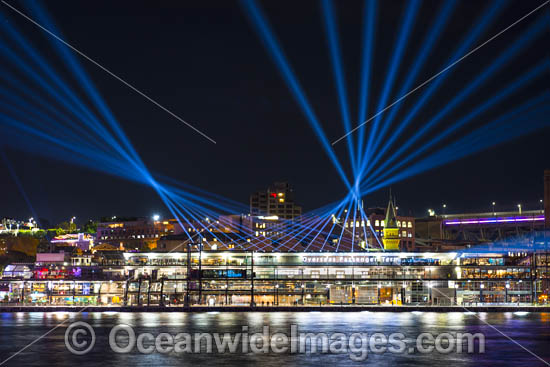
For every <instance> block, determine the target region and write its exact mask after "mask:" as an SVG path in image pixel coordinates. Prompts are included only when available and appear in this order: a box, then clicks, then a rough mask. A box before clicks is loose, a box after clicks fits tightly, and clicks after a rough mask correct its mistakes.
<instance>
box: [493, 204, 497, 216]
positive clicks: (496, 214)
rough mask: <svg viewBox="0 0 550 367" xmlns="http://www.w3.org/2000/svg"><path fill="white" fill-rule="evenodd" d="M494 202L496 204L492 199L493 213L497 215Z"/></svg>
mask: <svg viewBox="0 0 550 367" xmlns="http://www.w3.org/2000/svg"><path fill="white" fill-rule="evenodd" d="M496 204H497V203H495V202H494V201H493V215H497V213H496V212H495V205H496Z"/></svg>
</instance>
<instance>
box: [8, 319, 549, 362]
mask: <svg viewBox="0 0 550 367" xmlns="http://www.w3.org/2000/svg"><path fill="white" fill-rule="evenodd" d="M63 321H65V323H63V324H62V325H61V326H59V327H58V328H57V329H55V330H53V331H51V332H50V333H49V334H48V335H46V336H45V337H44V338H43V339H41V340H39V341H37V342H36V343H35V344H33V345H31V346H30V347H28V348H27V349H25V350H24V351H23V352H21V353H20V354H18V355H17V356H15V357H14V358H12V359H11V360H9V361H8V362H6V364H5V365H6V366H43V365H55V366H71V367H74V366H76V365H78V366H82V367H84V366H97V365H105V366H111V365H117V366H126V365H135V366H150V365H156V366H159V367H160V366H193V365H194V366H198V365H200V366H218V365H225V366H252V365H254V366H255V365H261V366H265V367H270V366H276V367H281V366H295V365H300V366H316V367H320V366H327V365H331V364H334V365H336V364H338V366H348V365H349V366H352V365H353V366H356V365H361V364H380V363H386V364H388V365H399V366H425V365H436V366H445V365H446V366H451V365H452V366H474V365H476V366H489V365H491V366H493V365H498V366H544V365H545V364H544V363H543V362H542V361H540V360H539V359H537V358H536V357H535V356H533V355H532V354H530V353H529V352H527V351H526V350H524V349H522V347H520V346H518V345H517V344H515V343H514V342H512V341H510V340H509V339H507V338H506V337H505V336H503V335H502V334H500V332H502V333H503V334H505V335H507V336H508V337H510V338H511V339H513V340H515V341H516V342H517V343H519V344H521V345H522V346H523V347H524V348H526V349H528V350H529V351H531V352H532V353H534V354H536V355H538V356H539V357H541V358H542V359H545V360H546V361H549V362H550V313H528V314H514V313H476V314H471V313H462V312H453V313H433V312H415V313H390V312H344V313H337V312H318V313H316V312H311V313H305V312H295V313H291V312H273V313H268V312H249V313H237V312H220V313H189V314H187V313H122V312H121V313H117V312H113V313H96V312H91V313H81V314H76V313H55V312H30V313H2V314H0V326H1V328H0V365H2V364H1V362H2V361H4V360H5V359H6V358H8V357H9V356H11V355H13V353H15V352H16V351H18V350H20V349H21V348H23V347H24V346H25V345H28V344H29V343H31V342H32V341H34V340H36V338H38V337H40V336H41V335H43V334H45V333H47V332H48V331H50V330H51V329H52V328H54V327H56V326H57V325H59V324H60V323H62V322H63ZM75 321H83V322H86V323H88V324H89V325H90V326H91V327H92V328H93V329H94V332H95V334H96V341H95V345H94V347H93V349H92V350H91V351H90V352H89V353H87V354H85V355H75V354H72V353H70V352H69V351H68V350H67V348H66V345H65V332H66V330H67V327H68V326H69V325H70V324H71V323H72V322H75ZM117 324H127V325H130V326H132V327H133V328H134V331H135V333H136V335H137V334H139V333H143V332H149V333H151V334H153V336H157V335H158V334H159V333H170V334H173V335H175V334H177V333H190V334H193V333H196V332H200V333H214V332H217V333H226V332H228V333H238V332H242V331H243V326H244V325H246V326H248V327H249V331H248V332H249V334H252V333H254V332H261V331H262V327H263V326H264V325H267V326H269V328H270V329H269V332H270V334H273V333H276V332H283V333H287V334H289V333H290V329H291V325H297V327H298V330H299V332H300V333H302V332H311V333H321V332H324V333H327V334H331V333H335V332H340V333H344V334H346V335H348V336H349V335H351V334H352V333H368V335H369V337H370V335H372V334H373V333H376V332H379V333H383V334H385V335H386V336H389V334H391V333H395V332H399V333H402V334H404V335H405V342H406V343H407V348H406V349H407V350H408V348H409V346H411V345H412V346H414V345H415V339H416V337H417V336H418V335H419V334H421V333H423V332H429V333H432V334H438V333H443V332H450V333H456V332H468V333H472V334H474V333H483V334H484V335H485V353H482V354H480V353H477V351H478V347H479V346H478V345H476V349H475V350H476V353H473V354H468V353H465V352H464V353H460V354H459V353H456V352H451V353H439V352H437V351H435V352H433V353H426V354H424V353H419V352H413V353H401V354H396V353H390V352H385V353H379V354H376V353H373V352H372V351H369V352H368V354H367V358H366V360H364V361H363V362H356V361H353V360H352V359H350V357H349V355H350V353H342V354H333V353H314V354H311V353H310V354H301V353H295V354H291V353H289V352H286V353H275V352H273V351H272V350H270V351H269V352H268V353H265V354H264V353H259V354H258V353H250V352H249V353H242V349H241V348H239V349H238V352H237V353H225V354H219V353H217V352H214V353H205V349H206V346H205V345H203V352H202V353H175V352H171V353H167V354H162V353H157V352H154V353H151V354H141V353H139V351H138V350H137V348H134V349H133V350H132V351H131V352H130V353H124V354H119V353H115V352H113V351H112V349H111V347H110V346H109V333H110V332H111V330H112V328H113V327H114V326H115V325H117ZM488 324H490V325H491V326H489V325H488ZM126 335H127V334H125V333H122V334H119V339H117V341H118V342H119V344H120V345H121V346H124V345H125V344H126V343H127V339H128V338H127V337H125V336H126ZM81 340H84V341H89V340H88V339H86V338H83V339H77V341H81ZM359 341H360V339H359ZM146 344H147V343H146ZM150 344H151V343H149V344H147V345H150ZM428 345H430V343H428ZM432 345H433V343H432ZM240 346H242V344H240ZM308 350H309V349H308ZM357 355H359V352H357Z"/></svg>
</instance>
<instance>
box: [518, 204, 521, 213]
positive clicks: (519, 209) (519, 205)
mask: <svg viewBox="0 0 550 367" xmlns="http://www.w3.org/2000/svg"><path fill="white" fill-rule="evenodd" d="M518 211H519V214H521V204H518Z"/></svg>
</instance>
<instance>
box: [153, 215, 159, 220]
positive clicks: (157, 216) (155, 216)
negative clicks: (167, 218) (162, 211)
mask: <svg viewBox="0 0 550 367" xmlns="http://www.w3.org/2000/svg"><path fill="white" fill-rule="evenodd" d="M159 219H160V215H158V214H155V215H153V220H154V221H155V222H156V221H158V220H159Z"/></svg>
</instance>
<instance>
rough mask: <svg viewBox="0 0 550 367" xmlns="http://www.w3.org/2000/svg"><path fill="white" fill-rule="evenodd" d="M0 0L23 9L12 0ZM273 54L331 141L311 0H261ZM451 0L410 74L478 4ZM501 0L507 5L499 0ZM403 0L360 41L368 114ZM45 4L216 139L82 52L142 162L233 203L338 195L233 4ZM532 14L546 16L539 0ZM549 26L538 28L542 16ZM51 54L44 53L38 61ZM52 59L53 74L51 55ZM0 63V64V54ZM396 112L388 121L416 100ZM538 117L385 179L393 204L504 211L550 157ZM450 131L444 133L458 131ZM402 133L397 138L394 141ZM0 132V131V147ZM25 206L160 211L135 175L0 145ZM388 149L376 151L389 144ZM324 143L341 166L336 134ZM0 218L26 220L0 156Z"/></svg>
mask: <svg viewBox="0 0 550 367" xmlns="http://www.w3.org/2000/svg"><path fill="white" fill-rule="evenodd" d="M10 3H11V4H13V5H15V6H18V7H19V8H21V9H24V7H23V5H21V4H20V3H18V2H16V1H13V0H12V1H10ZM540 3H542V1H512V2H508V3H504V2H503V6H505V9H504V10H503V11H502V13H501V14H500V16H499V17H498V18H497V19H496V21H495V22H493V23H492V24H491V25H490V26H489V27H488V28H487V32H485V33H484V35H483V36H481V38H480V39H479V40H478V41H477V42H476V43H475V44H476V45H477V44H479V43H480V42H481V41H484V40H486V39H488V38H489V37H491V36H492V35H494V34H496V33H497V32H498V31H500V30H501V29H503V28H505V27H506V26H508V25H509V24H511V23H512V22H514V21H515V20H517V19H519V18H520V17H521V16H522V15H524V14H526V13H528V12H529V11H530V10H532V9H533V8H535V7H536V6H537V5H539V4H540ZM260 4H261V5H262V7H263V9H264V11H265V13H266V15H267V16H268V17H269V20H270V22H271V24H272V26H273V28H274V30H275V32H276V35H277V37H278V39H279V41H280V42H281V44H282V46H283V47H284V50H285V52H286V55H287V56H288V58H289V60H290V62H291V63H292V66H293V68H294V71H295V72H296V74H297V75H298V78H299V80H300V83H301V84H302V86H303V88H304V89H305V91H306V93H307V96H308V98H309V101H310V102H311V104H312V106H313V108H314V110H315V112H316V113H317V115H318V116H319V117H320V120H321V123H322V125H323V128H324V130H325V133H326V134H327V137H328V139H329V140H330V141H333V140H335V139H337V138H338V137H340V136H341V135H342V134H343V133H344V129H343V125H342V120H341V116H340V111H339V107H338V102H337V101H338V100H337V94H336V89H335V83H334V78H333V75H332V69H331V63H330V58H329V52H328V47H327V41H326V36H325V32H324V28H323V23H322V14H321V7H320V2H318V1H304V0H301V1H281V0H277V1H263V2H261V3H260ZM363 4H364V3H363V2H362V1H337V2H335V7H336V11H337V20H338V24H339V30H340V40H341V47H342V51H343V57H344V70H345V73H346V81H347V86H348V95H349V104H350V109H351V115H352V118H353V124H354V126H355V125H356V124H357V123H358V121H357V109H358V101H357V99H358V94H359V92H358V88H359V75H360V62H361V50H362V21H363V19H362V16H363ZM487 4H488V3H487V2H485V1H477V0H476V1H462V2H460V4H459V5H458V6H457V8H456V9H455V12H454V13H453V15H452V16H451V18H450V21H449V22H448V23H447V26H446V27H445V30H444V32H443V33H442V34H441V37H440V39H439V41H438V43H437V44H436V46H435V48H434V50H432V53H431V55H430V57H429V58H428V61H427V63H426V65H425V66H424V67H423V68H422V70H421V72H420V73H419V76H418V78H417V79H416V82H415V83H414V85H417V84H419V83H420V82H422V81H424V80H425V79H427V78H428V77H430V76H431V75H433V74H435V73H436V72H437V71H439V70H440V69H441V67H442V65H444V64H446V62H447V60H448V58H449V57H450V55H451V54H452V53H453V51H454V50H455V47H456V45H457V43H458V42H459V41H460V40H461V39H462V37H464V35H465V34H466V33H467V32H468V30H469V29H470V28H471V26H472V24H473V22H474V20H475V19H477V17H478V16H479V15H481V14H482V12H483V9H484V8H485V7H486V6H487ZM506 4H507V5H506ZM405 5H406V3H405V2H402V1H393V0H392V1H381V2H380V5H379V13H378V24H377V28H376V32H377V36H376V43H375V47H374V52H375V53H374V56H373V57H374V64H373V69H372V75H373V77H372V84H371V86H370V90H371V92H370V95H371V98H370V103H369V116H370V115H371V114H372V113H373V111H374V109H375V107H376V105H377V103H378V96H379V93H380V91H381V90H382V87H383V83H384V77H385V75H386V70H387V65H388V60H389V59H390V57H391V52H392V49H393V47H394V44H395V39H396V36H397V33H398V30H399V25H400V21H401V18H402V13H403V10H404V8H405ZM440 5H441V2H440V1H424V2H423V5H422V7H421V9H420V12H419V16H418V18H417V21H416V23H415V26H414V31H413V33H412V34H411V36H410V40H409V42H408V45H407V48H406V51H405V58H404V59H403V60H402V63H401V67H400V69H399V73H398V77H397V79H396V84H395V86H394V88H393V89H392V94H391V97H390V99H391V100H392V101H393V100H394V99H395V98H397V97H398V96H397V95H395V94H396V93H397V91H398V89H399V86H400V83H402V81H403V80H404V78H405V76H406V75H407V70H408V68H409V67H410V65H411V64H412V61H413V60H414V57H415V55H416V52H417V51H418V49H419V47H420V42H421V41H422V39H423V38H424V37H425V34H426V32H427V31H428V30H429V25H430V24H431V22H432V21H433V19H434V16H435V14H437V11H438V8H439V6H440ZM45 7H46V8H47V9H48V11H49V13H50V15H51V16H52V17H53V18H54V19H55V21H56V22H57V25H58V26H59V28H60V29H61V30H62V32H63V36H64V38H65V39H66V40H67V41H68V42H69V43H71V44H73V45H74V46H75V47H77V48H79V49H80V50H82V51H83V52H84V53H86V54H88V55H89V56H91V57H92V58H94V59H95V60H97V61H98V62H100V63H101V64H103V65H104V66H105V67H107V68H108V69H110V70H112V71H113V72H115V73H116V74H118V75H120V76H121V77H122V78H124V79H126V80H127V81H129V82H130V83H131V84H133V85H134V86H136V87H137V88H138V89H140V90H142V91H143V92H145V93H146V94H148V95H150V96H151V97H153V98H154V99H156V100H157V101H158V102H159V103H161V104H162V105H164V106H166V107H167V108H169V109H171V110H172V111H174V112H175V113H176V114H178V115H179V116H181V117H182V118H184V119H185V120H187V121H189V122H190V123H192V124H193V125H194V126H196V127H197V128H198V129H200V130H202V131H204V132H205V133H206V134H208V135H209V136H211V137H212V138H213V139H215V140H216V141H217V144H215V145H214V144H212V143H210V142H209V141H208V140H206V139H204V138H203V137H201V136H200V135H198V134H197V133H195V132H193V131H192V130H191V129H189V128H188V127H186V126H185V125H183V124H182V123H180V122H178V121H177V120H175V119H174V118H172V117H171V116H169V115H168V114H167V113H165V112H164V111H162V110H161V109H159V108H158V107H156V106H154V105H153V104H151V103H150V102H148V101H147V100H145V99H144V98H143V97H141V96H139V95H138V94H136V93H135V92H133V91H131V90H130V89H128V88H127V87H126V86H124V85H122V84H121V83H120V82H118V81H117V80H115V79H113V78H112V77H111V76H109V75H108V74H106V73H105V72H103V71H101V70H99V69H98V68H97V67H95V66H94V65H92V64H90V63H89V62H87V61H85V60H83V59H80V61H81V63H82V65H83V66H84V68H85V69H86V71H87V72H88V74H89V75H90V77H91V78H92V79H93V81H94V82H95V83H96V86H97V89H98V90H99V92H100V93H101V95H102V97H103V99H104V100H105V101H106V102H107V104H108V105H109V106H110V108H111V109H112V110H113V111H114V113H115V115H116V117H117V118H118V120H119V122H120V124H121V125H122V127H123V129H124V131H125V132H126V134H127V135H128V137H129V139H130V141H131V142H132V143H133V145H134V147H135V148H136V150H137V151H138V152H139V154H140V155H141V157H142V159H143V161H144V162H145V164H146V165H147V167H148V168H149V169H150V170H153V171H155V172H160V173H162V174H165V175H168V176H170V177H172V178H174V179H177V180H180V181H182V182H185V183H188V184H191V185H194V186H198V187H201V188H203V189H206V190H208V191H211V192H214V193H217V194H221V195H224V196H226V197H229V198H231V199H234V200H236V201H239V202H242V203H243V204H246V203H248V196H249V194H250V193H251V192H253V191H256V190H259V189H262V188H265V187H267V186H268V185H269V184H271V183H272V182H273V181H280V180H284V181H289V182H290V183H291V184H292V185H293V186H294V188H295V196H296V200H297V202H298V203H299V204H302V205H303V207H304V209H305V210H306V211H307V210H313V209H315V208H317V207H320V206H322V205H324V204H327V203H329V202H332V201H334V200H337V199H339V198H342V197H343V196H344V195H345V194H346V188H345V186H344V185H343V183H342V181H341V179H340V178H339V177H338V175H337V173H336V171H335V169H334V167H333V165H332V164H331V162H330V161H329V159H328V157H327V155H326V153H325V152H324V150H323V148H322V147H321V145H320V143H319V142H318V140H317V137H316V136H315V133H314V132H313V130H312V129H311V128H310V126H309V124H308V123H307V121H306V119H305V118H304V116H303V114H302V112H301V109H300V108H299V106H298V104H297V103H296V102H295V100H294V99H293V97H292V95H291V93H290V92H289V90H288V89H287V86H286V84H285V82H284V80H283V79H282V77H281V76H280V74H279V73H278V71H277V68H276V66H275V65H274V64H273V62H272V61H271V59H270V57H269V55H268V53H267V52H266V50H265V48H264V47H263V45H262V43H261V41H260V39H259V38H258V36H257V35H256V33H255V31H254V30H253V28H252V26H251V25H250V23H249V22H248V19H247V18H246V16H245V15H244V12H243V10H242V9H241V7H240V5H239V3H238V2H236V1H228V0H223V1H210V0H200V1H162V2H152V1H151V2H142V1H116V2H113V1H87V2H75V1H49V2H46V3H45ZM549 9H550V8H549V7H547V8H546V9H544V10H542V11H541V12H539V13H537V14H536V15H534V16H533V17H531V18H529V19H527V20H526V21H525V22H523V23H521V24H519V25H518V26H517V27H515V28H513V29H511V30H510V31H508V32H507V33H505V34H504V35H503V36H501V37H500V38H498V39H497V40H495V41H494V42H492V43H491V44H489V45H488V46H486V47H485V48H483V49H482V50H480V51H479V53H476V54H475V55H473V56H472V57H471V58H469V59H467V60H466V61H464V62H463V63H461V64H460V65H459V66H458V67H457V70H455V71H454V72H453V73H452V74H451V75H450V76H449V78H448V79H447V80H446V81H445V83H444V85H443V86H442V88H440V89H439V91H438V92H437V93H436V95H435V97H433V98H432V99H431V100H430V102H429V103H428V104H427V105H426V106H425V107H424V108H423V109H422V112H421V113H420V114H419V115H417V117H416V118H415V120H414V122H413V126H412V127H411V129H410V130H407V131H406V134H405V135H404V138H406V136H407V134H410V133H411V132H413V131H414V130H415V129H418V127H419V126H422V124H423V123H424V122H425V121H426V120H427V119H429V118H430V117H432V116H433V115H434V114H436V113H437V111H439V109H441V108H442V107H443V106H444V105H445V103H447V102H448V101H449V100H450V99H451V98H452V97H453V96H454V95H455V94H456V93H458V92H459V91H460V90H461V89H462V88H464V87H465V86H466V85H467V84H468V83H469V82H471V80H472V78H475V76H476V75H478V74H479V73H481V72H483V70H484V68H485V67H486V66H487V65H488V63H489V62H490V61H491V60H492V59H493V57H494V56H495V55H496V54H498V53H500V52H502V51H503V50H504V49H505V48H506V47H507V46H508V45H509V44H510V43H511V42H513V41H514V40H516V39H517V38H518V37H519V36H520V35H521V32H522V31H524V30H525V29H527V27H528V26H529V25H532V24H533V22H535V21H536V20H537V19H539V17H541V16H544V15H545V14H546V15H548V11H549ZM545 12H546V13H545ZM0 15H1V17H2V18H3V19H2V21H6V18H7V19H8V21H9V22H14V23H15V24H16V25H17V27H18V28H19V29H21V30H22V31H23V32H24V34H25V36H26V37H27V38H28V39H30V40H32V42H33V46H34V47H36V48H37V49H39V50H40V51H41V52H43V53H44V54H48V53H51V50H50V49H49V47H50V44H49V43H48V42H47V41H46V39H45V36H44V34H43V33H42V32H41V31H39V30H38V29H37V28H36V27H34V26H32V25H30V24H29V23H27V22H26V21H25V20H24V19H22V18H21V17H19V16H18V15H16V14H15V13H13V12H12V11H11V10H9V9H8V8H6V7H5V6H4V5H0ZM549 29H550V27H549ZM549 41H550V38H549V35H548V32H547V34H546V35H544V36H543V37H539V38H538V39H537V40H536V41H535V42H533V43H531V44H530V46H529V47H527V48H526V49H525V50H523V51H522V52H521V53H520V55H519V56H518V57H515V58H513V60H512V61H511V62H510V63H509V64H507V65H506V66H505V67H504V68H503V69H502V71H501V72H499V73H497V74H496V75H495V77H493V78H491V79H490V81H489V82H487V83H485V84H484V85H483V86H482V87H481V88H480V89H478V90H477V91H476V93H474V94H473V95H472V96H471V97H470V98H469V99H468V100H467V102H466V103H464V104H463V105H461V106H464V107H462V108H459V109H456V110H453V113H451V114H449V115H448V116H446V118H445V120H444V121H443V122H442V125H443V126H444V125H445V124H446V123H451V122H452V121H453V120H454V119H457V118H459V117H461V116H462V114H463V113H464V111H465V110H467V109H470V108H473V107H475V106H476V105H477V104H479V103H480V102H481V101H483V100H485V99H487V98H489V97H491V96H493V95H494V94H495V93H497V92H498V91H499V90H501V89H502V88H503V87H504V86H505V85H507V84H508V83H509V82H510V81H512V80H514V78H516V77H517V76H519V75H520V74H522V73H524V72H526V71H527V70H528V69H529V68H530V67H531V66H533V65H535V64H537V63H538V62H540V61H542V60H543V59H544V58H548V57H549V54H548V53H549V51H548V50H550V42H549ZM52 60H54V59H52ZM54 65H55V66H56V67H59V70H58V72H59V73H60V74H61V75H64V73H66V71H65V70H64V69H63V65H62V64H59V63H57V64H54ZM0 67H1V66H0ZM549 83H550V76H548V75H546V76H545V77H543V78H538V79H537V80H536V81H535V82H533V83H531V84H529V87H528V88H523V89H522V90H521V92H520V93H516V94H514V95H513V96H512V97H511V98H508V99H506V100H505V101H504V102H503V103H502V104H500V105H499V106H498V107H496V108H493V109H491V111H490V112H489V113H487V114H485V115H484V117H483V119H479V120H477V121H476V122H474V125H475V124H478V125H480V126H481V125H482V124H483V123H485V122H487V120H488V119H493V118H495V117H497V116H499V115H500V114H502V113H505V112H506V111H507V110H508V109H509V108H511V107H513V106H515V105H516V104H517V105H519V104H521V102H523V101H526V100H528V99H529V98H532V97H534V96H535V95H538V94H540V92H542V91H544V90H548V85H549ZM417 96H418V95H414V96H412V97H411V98H410V99H409V100H407V101H406V102H405V106H404V108H402V109H401V110H400V111H401V112H400V113H399V115H398V116H397V119H396V121H397V120H399V118H403V116H404V115H405V114H406V112H407V111H408V110H409V109H410V108H411V107H412V106H413V105H414V103H415V97H417ZM549 137H550V132H549V130H548V129H546V130H541V131H539V132H538V133H536V134H532V135H529V136H527V137H523V138H520V139H517V140H514V141H513V142H509V143H506V144H503V145H499V146H496V147H493V148H491V149H489V150H485V151H483V152H481V153H478V154H475V155H473V156H470V157H468V158H466V159H462V160H458V161H456V162H454V163H451V164H448V165H445V166H443V167H439V168H436V169H434V170H431V171H429V172H425V173H422V174H420V175H417V176H415V177H413V178H410V179H407V180H405V181H402V182H400V183H398V184H394V185H392V192H393V193H395V195H396V197H397V202H398V205H399V207H400V211H402V213H407V214H408V213H409V212H411V213H413V214H416V215H419V216H420V215H425V214H426V212H427V209H428V208H434V209H436V211H437V210H438V209H439V208H441V205H442V204H443V203H446V204H447V212H448V213H450V212H462V211H477V210H487V211H488V210H490V209H491V202H492V201H496V202H497V210H513V209H514V208H515V207H516V205H517V204H518V203H522V204H523V207H524V208H526V209H538V208H539V204H538V202H539V199H541V198H542V193H543V191H542V178H543V170H544V169H545V168H550V161H549V157H550V155H549V153H548V152H549V148H548V144H549V141H550V139H549ZM457 138H458V136H457ZM402 141H403V140H401V142H402ZM1 142H2V141H1V139H0V144H1ZM3 149H4V151H5V152H6V156H7V157H8V159H9V160H10V161H11V163H12V165H13V167H14V169H15V171H16V173H17V175H18V176H19V180H20V182H21V183H22V186H23V188H24V190H25V192H26V194H27V195H28V197H29V200H30V202H31V203H32V205H33V207H34V209H35V211H36V213H37V215H38V217H41V218H47V219H49V220H50V221H51V222H53V223H56V222H59V221H62V220H67V219H68V218H70V217H71V216H73V215H76V216H77V218H78V220H77V222H82V221H83V220H84V219H88V218H98V217H100V216H107V215H119V216H123V215H135V216H149V215H152V214H153V213H161V214H163V215H164V216H168V215H169V212H168V210H167V209H166V208H165V207H164V205H163V204H162V202H161V200H160V199H159V198H158V196H157V194H156V193H155V192H154V191H153V190H152V189H150V188H147V187H144V186H140V185H138V184H135V183H133V182H129V181H125V180H122V179H118V178H115V177H113V176H109V175H106V174H103V173H98V172H95V171H93V170H91V169H89V168H86V167H78V166H73V165H69V164H66V163H63V162H60V161H55V160H51V159H47V158H44V157H41V156H37V155H31V154H28V153H25V152H22V151H18V150H14V149H13V148H7V147H4V148H3ZM394 150H395V149H391V150H390V151H394ZM336 152H337V154H338V156H339V158H340V160H341V162H343V164H344V165H345V168H346V170H347V171H348V173H349V175H351V173H350V171H349V157H348V154H347V149H346V147H345V143H343V142H342V143H339V144H337V145H336ZM0 172H1V173H2V175H1V176H0V192H1V199H0V217H3V216H8V217H16V218H28V217H29V216H30V210H29V208H28V206H27V204H26V203H25V201H24V200H23V198H22V196H21V194H20V191H19V189H18V186H17V185H16V183H15V181H14V179H13V178H12V176H11V175H10V174H9V171H8V169H7V167H6V165H5V163H4V162H3V161H0ZM388 191H389V188H387V189H384V190H380V191H377V192H376V193H373V194H372V195H369V196H367V197H365V199H364V200H365V206H383V205H385V204H386V202H387V198H388Z"/></svg>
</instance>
